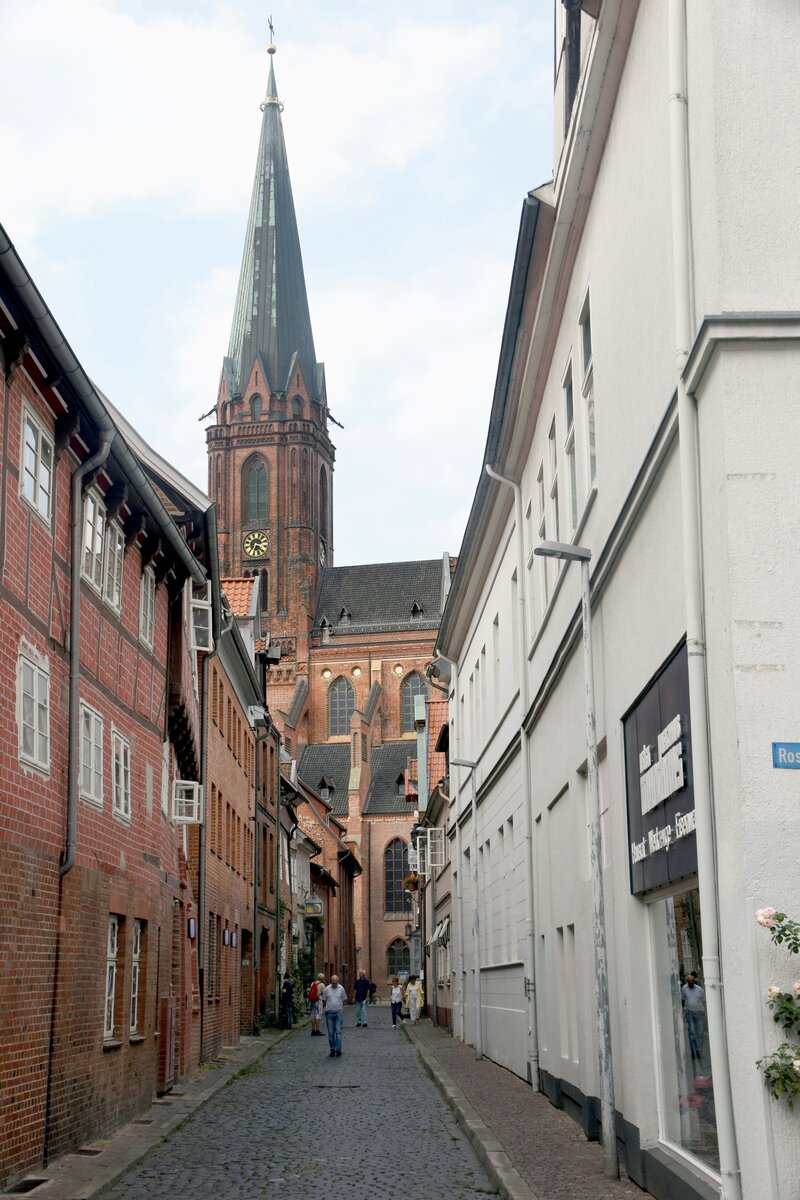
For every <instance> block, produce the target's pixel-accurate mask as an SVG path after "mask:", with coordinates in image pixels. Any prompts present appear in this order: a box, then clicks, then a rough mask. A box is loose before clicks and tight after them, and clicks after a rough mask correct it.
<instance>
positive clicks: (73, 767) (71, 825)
mask: <svg viewBox="0 0 800 1200" xmlns="http://www.w3.org/2000/svg"><path fill="white" fill-rule="evenodd" d="M116 432H117V431H116V429H115V428H114V426H113V425H112V424H111V422H110V421H106V422H104V423H103V424H101V425H100V447H99V449H98V450H97V452H96V453H95V454H93V455H92V456H91V458H87V460H86V462H84V463H82V464H81V465H80V466H79V467H78V469H77V471H74V472H73V474H72V507H71V523H72V528H71V534H72V564H71V566H72V573H71V576H70V614H69V763H68V766H67V840H66V845H65V847H64V854H63V857H62V860H61V866H60V868H59V872H60V874H61V877H62V878H63V877H64V875H67V874H68V873H69V872H70V871H71V870H72V868H73V867H74V866H75V852H76V848H77V842H78V790H79V786H78V785H79V782H80V781H79V778H78V774H79V772H80V758H81V754H80V746H81V730H80V719H81V711H80V705H81V692H80V676H81V560H82V555H83V536H82V535H83V481H84V479H86V477H87V476H88V475H91V474H92V472H93V471H95V470H96V469H97V468H98V467H101V466H102V465H103V463H104V462H105V461H106V459H107V458H108V456H109V454H110V452H111V443H112V442H113V440H114V438H115V436H116Z"/></svg>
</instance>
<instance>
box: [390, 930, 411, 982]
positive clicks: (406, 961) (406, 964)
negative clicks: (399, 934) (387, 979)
mask: <svg viewBox="0 0 800 1200" xmlns="http://www.w3.org/2000/svg"><path fill="white" fill-rule="evenodd" d="M386 967H387V970H386V974H387V975H408V974H409V972H410V971H411V951H410V950H409V948H408V945H407V944H406V943H405V942H404V941H403V939H402V938H395V940H394V941H393V942H392V943H391V945H390V946H389V949H388V951H387V954H386Z"/></svg>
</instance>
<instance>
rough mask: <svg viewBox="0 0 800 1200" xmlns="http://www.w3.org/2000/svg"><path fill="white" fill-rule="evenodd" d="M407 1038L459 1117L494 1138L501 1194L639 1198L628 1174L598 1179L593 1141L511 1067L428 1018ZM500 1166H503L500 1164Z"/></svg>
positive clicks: (598, 1153) (576, 1199)
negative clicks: (480, 1054)
mask: <svg viewBox="0 0 800 1200" xmlns="http://www.w3.org/2000/svg"><path fill="white" fill-rule="evenodd" d="M412 1039H413V1041H414V1043H415V1044H417V1045H418V1047H419V1049H420V1052H421V1054H422V1056H423V1060H424V1061H427V1063H428V1066H429V1069H430V1070H432V1073H433V1075H434V1077H435V1078H438V1080H439V1083H440V1086H441V1087H443V1089H445V1090H446V1091H447V1092H448V1093H449V1095H450V1097H451V1103H453V1104H454V1107H455V1108H458V1109H460V1110H461V1112H462V1118H463V1114H464V1112H465V1110H466V1111H467V1119H468V1120H469V1119H470V1117H471V1118H472V1122H473V1124H474V1123H475V1119H476V1118H477V1122H478V1123H482V1124H483V1125H484V1126H485V1130H484V1131H481V1132H480V1133H479V1137H480V1138H481V1139H482V1141H483V1142H484V1143H487V1141H489V1140H491V1139H492V1138H494V1139H496V1141H497V1143H498V1148H499V1150H500V1151H501V1152H502V1153H501V1155H500V1157H501V1158H502V1159H504V1160H506V1165H507V1167H508V1175H509V1176H510V1177H511V1178H509V1179H508V1186H507V1188H506V1189H505V1190H507V1193H508V1194H509V1195H512V1196H518V1197H520V1200H521V1198H522V1197H523V1196H525V1197H530V1196H532V1197H533V1198H534V1200H646V1197H647V1196H648V1195H649V1193H647V1192H643V1191H642V1190H641V1188H639V1187H637V1186H636V1184H634V1183H633V1182H631V1181H630V1180H628V1179H613V1180H610V1179H606V1177H605V1175H604V1173H603V1152H602V1149H601V1147H600V1144H599V1143H598V1142H590V1141H588V1140H587V1139H586V1137H585V1135H584V1133H583V1130H582V1129H581V1128H580V1126H579V1125H577V1124H576V1123H575V1122H574V1121H573V1120H572V1119H571V1118H570V1117H568V1116H567V1114H566V1113H564V1112H562V1111H560V1110H559V1109H557V1108H554V1107H553V1105H552V1104H550V1102H549V1101H548V1100H546V1099H545V1097H544V1096H542V1095H541V1094H539V1093H537V1092H534V1091H533V1090H532V1089H531V1088H530V1087H528V1085H527V1084H526V1083H523V1081H522V1080H521V1079H518V1078H517V1076H516V1075H513V1074H512V1073H511V1072H510V1071H506V1070H504V1069H503V1068H502V1067H498V1066H497V1064H496V1063H493V1062H491V1061H490V1060H489V1059H481V1060H480V1061H478V1060H477V1059H476V1058H475V1051H474V1049H473V1048H472V1047H471V1046H465V1045H464V1043H463V1042H457V1041H455V1040H454V1039H453V1038H452V1037H450V1035H449V1034H447V1033H445V1032H444V1031H442V1030H441V1029H436V1028H435V1027H434V1026H432V1025H431V1024H430V1022H429V1021H421V1022H420V1023H419V1025H418V1026H417V1027H416V1028H415V1030H414V1032H413V1034H412ZM454 1093H455V1095H454ZM470 1110H471V1112H470ZM487 1135H488V1136H487ZM500 1173H501V1175H503V1174H505V1173H504V1172H503V1170H502V1164H501V1169H500ZM513 1176H517V1181H516V1183H515V1180H514V1178H513ZM520 1185H521V1186H520Z"/></svg>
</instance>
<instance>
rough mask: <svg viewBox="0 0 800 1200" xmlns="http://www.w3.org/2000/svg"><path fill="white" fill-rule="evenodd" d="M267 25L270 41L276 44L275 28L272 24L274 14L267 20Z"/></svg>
mask: <svg viewBox="0 0 800 1200" xmlns="http://www.w3.org/2000/svg"><path fill="white" fill-rule="evenodd" d="M267 24H268V25H269V40H270V41H271V42H274V41H275V26H274V25H273V24H272V13H270V14H269V17H268V18H267Z"/></svg>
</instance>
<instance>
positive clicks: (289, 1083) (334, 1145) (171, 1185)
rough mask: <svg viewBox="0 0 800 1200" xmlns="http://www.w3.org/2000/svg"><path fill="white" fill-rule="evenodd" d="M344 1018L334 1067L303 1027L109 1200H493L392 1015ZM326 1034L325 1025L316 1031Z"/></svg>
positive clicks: (323, 1045) (324, 1045) (323, 1041)
mask: <svg viewBox="0 0 800 1200" xmlns="http://www.w3.org/2000/svg"><path fill="white" fill-rule="evenodd" d="M369 1021H370V1023H369V1028H368V1029H355V1028H354V1022H355V1010H354V1009H353V1008H352V1007H348V1008H347V1009H346V1012H345V1029H344V1037H343V1043H342V1050H343V1053H342V1057H341V1058H329V1057H328V1041H327V1037H319V1038H317V1037H311V1036H310V1035H309V1030H308V1027H305V1028H302V1029H298V1030H296V1031H295V1032H294V1033H292V1035H291V1036H289V1037H288V1038H286V1039H285V1040H283V1041H282V1042H281V1043H279V1044H278V1045H277V1046H276V1047H275V1048H274V1050H272V1051H271V1052H270V1053H269V1054H267V1055H266V1056H265V1057H264V1058H263V1059H262V1060H261V1061H260V1063H257V1064H255V1065H254V1066H252V1067H251V1068H248V1069H246V1070H245V1071H244V1072H242V1073H241V1074H240V1075H239V1076H238V1077H237V1078H235V1079H234V1080H233V1082H232V1083H231V1085H230V1086H229V1087H226V1088H225V1089H224V1090H223V1091H222V1092H220V1093H219V1094H218V1095H217V1096H216V1097H214V1099H212V1100H211V1101H209V1102H208V1103H207V1104H206V1105H205V1106H204V1107H203V1108H201V1109H200V1110H199V1111H198V1112H197V1113H195V1114H194V1115H193V1116H192V1117H190V1118H189V1119H188V1120H187V1121H186V1122H185V1123H184V1124H183V1125H182V1126H181V1127H180V1128H179V1129H178V1130H176V1131H175V1132H174V1133H173V1134H172V1135H171V1136H170V1137H169V1138H167V1139H166V1141H165V1142H164V1143H163V1144H162V1145H160V1146H159V1147H158V1148H157V1149H155V1150H154V1151H153V1152H152V1153H151V1154H150V1155H149V1156H148V1157H147V1158H146V1159H145V1160H144V1162H142V1163H141V1165H140V1166H139V1167H138V1168H135V1169H132V1170H131V1171H130V1172H129V1174H128V1175H126V1176H125V1177H124V1178H123V1180H122V1181H121V1182H120V1183H119V1184H117V1186H116V1187H115V1189H114V1190H113V1191H112V1192H111V1193H110V1195H111V1197H112V1198H113V1200H154V1198H155V1197H159V1196H164V1195H169V1196H172V1197H181V1196H186V1197H192V1198H193V1200H205V1197H209V1198H211V1197H213V1198H214V1200H219V1198H221V1197H226V1198H230V1200H258V1198H260V1197H264V1196H271V1197H285V1198H286V1200H300V1197H306V1196H308V1195H310V1194H312V1195H313V1194H318V1195H323V1194H324V1196H325V1197H326V1200H339V1198H340V1197H341V1198H342V1200H344V1198H345V1197H346V1198H347V1200H352V1196H353V1195H358V1196H368V1195H371V1194H379V1193H387V1192H393V1193H394V1192H399V1191H400V1190H401V1189H402V1191H403V1192H404V1193H407V1194H415V1193H417V1194H423V1193H427V1194H429V1195H434V1196H436V1197H437V1200H438V1198H440V1197H441V1198H442V1200H465V1198H469V1197H473V1196H475V1195H477V1194H483V1195H485V1194H487V1193H489V1194H495V1192H494V1188H493V1187H492V1185H491V1184H490V1182H489V1180H488V1178H487V1176H486V1174H485V1172H484V1171H483V1169H482V1167H481V1166H480V1164H479V1163H478V1161H477V1159H476V1158H475V1155H474V1153H473V1151H472V1148H471V1147H470V1145H469V1143H468V1142H467V1140H466V1138H465V1136H464V1134H463V1133H462V1131H461V1130H460V1129H459V1128H458V1126H457V1125H456V1122H455V1120H454V1118H453V1116H452V1114H451V1112H450V1110H449V1108H448V1107H447V1105H446V1104H445V1102H444V1100H443V1099H442V1097H441V1095H440V1093H439V1092H438V1090H437V1088H436V1087H435V1085H434V1084H433V1083H432V1082H431V1080H430V1079H429V1078H428V1076H427V1075H426V1074H425V1072H424V1070H423V1068H422V1066H421V1064H420V1062H419V1059H418V1057H417V1053H416V1050H415V1049H414V1047H413V1046H412V1045H411V1044H410V1043H409V1042H408V1040H407V1039H406V1037H405V1036H404V1034H403V1031H402V1030H401V1029H398V1030H396V1031H393V1030H392V1028H391V1021H390V1013H389V1009H388V1007H385V1006H381V1007H377V1008H372V1009H371V1010H370V1017H369ZM323 1027H324V1026H323Z"/></svg>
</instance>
